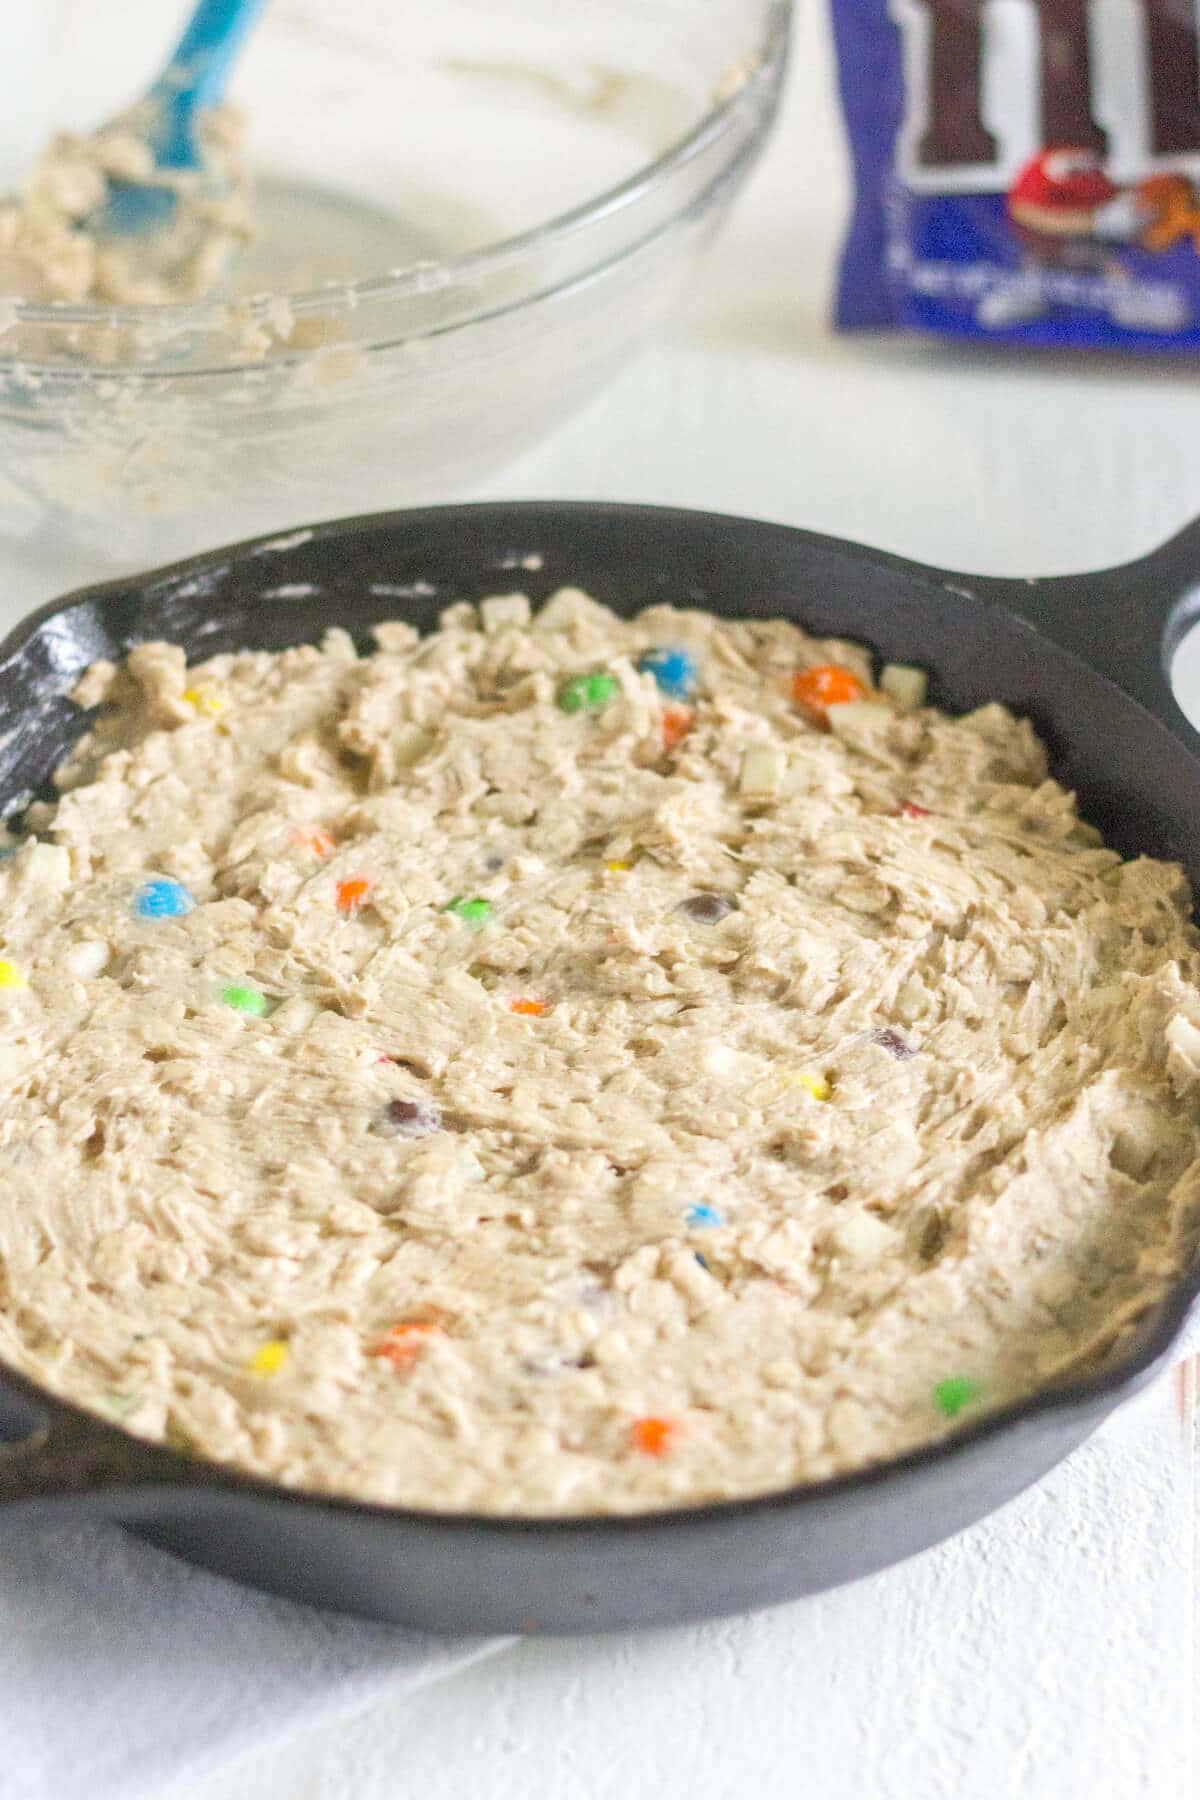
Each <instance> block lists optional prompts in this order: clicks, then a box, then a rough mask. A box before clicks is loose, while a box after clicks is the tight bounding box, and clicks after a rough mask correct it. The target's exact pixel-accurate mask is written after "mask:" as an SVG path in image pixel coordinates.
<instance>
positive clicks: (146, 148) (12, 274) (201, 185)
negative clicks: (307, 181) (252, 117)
mask: <svg viewBox="0 0 1200 1800" xmlns="http://www.w3.org/2000/svg"><path fill="white" fill-rule="evenodd" d="M153 125H154V110H153V107H152V106H151V104H150V103H148V102H143V103H142V105H141V106H139V107H135V108H132V109H131V110H130V111H129V112H128V113H126V114H124V115H123V116H122V117H121V118H120V119H117V120H114V121H113V122H111V123H110V124H108V125H106V126H105V127H104V128H103V129H102V130H100V131H97V132H92V133H82V134H79V133H73V132H63V133H60V134H59V135H58V136H57V137H55V138H54V139H53V140H52V142H51V143H50V145H49V146H48V147H47V149H46V150H45V152H44V153H43V155H42V156H41V158H40V159H39V161H38V164H37V166H36V168H35V169H34V170H33V172H32V174H31V176H30V178H29V181H28V183H27V184H26V187H25V191H24V192H23V193H22V194H20V195H18V196H15V197H13V198H10V199H7V200H4V199H0V294H3V295H5V296H6V297H11V298H16V299H19V300H43V301H44V300H58V301H67V302H71V303H73V304H80V303H82V302H91V301H111V302H114V303H119V304H123V305H161V304H164V303H167V302H171V301H187V300H198V299H200V298H202V297H203V296H204V295H205V294H207V293H209V292H210V290H211V289H212V288H213V287H214V286H215V285H216V283H217V282H218V281H219V280H220V278H221V275H222V273H223V271H224V268H225V265H226V262H227V261H228V258H229V255H230V253H231V251H232V250H234V249H235V248H236V247H237V246H238V245H240V244H244V243H247V242H248V241H249V239H250V236H251V219H250V199H249V186H248V182H247V178H246V173H245V169H244V167H243V163H242V154H241V137H242V128H241V121H240V118H239V116H238V114H237V113H236V112H235V111H234V109H233V108H231V107H228V106H215V107H210V108H208V109H207V110H205V111H203V112H201V113H200V114H199V115H198V118H197V126H196V129H197V134H198V137H199V141H200V145H201V148H202V151H203V155H204V166H203V168H202V169H199V170H195V169H156V167H155V163H154V152H153V150H152V149H151V145H150V142H149V136H150V133H151V131H152V128H153ZM116 181H128V182H137V183H145V184H147V185H149V186H154V187H162V188H167V189H169V190H170V191H171V192H173V193H174V194H176V195H177V198H178V204H177V206H176V209H175V215H174V218H173V220H172V222H171V224H170V226H169V227H168V228H167V229H165V230H163V231H158V232H146V233H139V234H137V235H135V236H130V237H128V238H115V237H110V238H101V237H98V236H97V235H96V234H95V233H94V232H93V231H92V230H90V229H89V228H88V222H89V220H90V219H92V218H93V216H94V215H95V214H96V213H98V211H99V210H100V208H101V207H103V205H104V203H105V201H106V199H107V197H108V194H109V191H110V186H111V184H112V183H113V182H116Z"/></svg>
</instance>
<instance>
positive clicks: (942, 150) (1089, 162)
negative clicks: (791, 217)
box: [832, 0, 1200, 350]
mask: <svg viewBox="0 0 1200 1800" xmlns="http://www.w3.org/2000/svg"><path fill="white" fill-rule="evenodd" d="M832 4H833V24H834V36H835V40H836V43H837V52H838V73H839V83H840V87H841V94H842V106H843V110H844V113H845V117H846V125H847V130H848V132H849V137H850V148H851V153H852V156H853V161H854V172H855V182H856V190H857V196H856V204H855V209H854V215H853V218H852V220H851V224H850V230H849V232H848V234H847V238H846V243H845V247H844V250H843V254H842V264H841V271H840V278H839V282H838V292H837V302H836V312H835V317H836V322H837V324H838V325H839V326H840V327H841V328H843V329H856V328H862V327H887V326H893V327H906V328H911V329H916V330H921V331H930V332H938V333H943V334H951V335H955V336H961V337H970V338H976V339H983V340H995V341H996V342H999V343H1025V344H1045V345H1056V346H1062V345H1090V346H1093V347H1097V348H1109V349H1112V348H1129V349H1143V350H1145V349H1156V350H1161V349H1174V350H1194V349H1200V45H1198V21H1197V13H1196V9H1195V7H1194V5H1193V4H1191V0H1093V4H1091V5H1089V4H1088V0H890V4H889V0H832Z"/></svg>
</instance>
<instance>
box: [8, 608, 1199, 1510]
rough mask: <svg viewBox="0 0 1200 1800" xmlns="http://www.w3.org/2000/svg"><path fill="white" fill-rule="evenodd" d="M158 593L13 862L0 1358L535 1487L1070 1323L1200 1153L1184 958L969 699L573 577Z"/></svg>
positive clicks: (804, 1462)
mask: <svg viewBox="0 0 1200 1800" xmlns="http://www.w3.org/2000/svg"><path fill="white" fill-rule="evenodd" d="M376 638H377V648H376V649H375V651H374V653H373V654H370V655H359V654H357V653H356V651H355V648H354V646H353V645H352V643H351V641H350V639H349V638H348V637H347V636H346V635H345V633H344V632H342V631H340V630H334V631H331V632H330V633H329V635H328V636H327V638H326V639H325V641H324V643H323V645H322V646H321V648H319V649H317V648H311V647H301V648H297V649H293V650H289V651H286V652H284V653H283V654H281V655H272V654H267V653H265V652H264V653H246V654H239V655H229V656H220V657H216V658H214V659H213V660H211V661H209V662H207V663H205V664H203V665H201V666H199V667H197V668H193V669H190V670H189V669H187V668H186V667H185V661H184V656H183V653H182V652H181V651H180V650H178V649H176V648H172V647H171V646H169V645H167V644H149V645H143V646H142V647H140V648H139V649H137V650H135V651H134V652H133V654H132V655H131V656H130V658H129V661H128V663H127V665H125V666H124V667H122V668H120V669H115V668H112V667H110V666H107V665H103V666H100V667H98V668H97V669H95V670H93V671H92V672H91V673H90V674H89V676H88V677H87V679H86V680H85V682H84V684H83V686H82V688H81V690H80V694H79V698H80V700H81V702H82V703H84V704H86V705H97V704H99V703H101V702H103V703H105V705H106V707H107V710H106V711H104V712H102V713H101V714H100V715H99V717H98V719H97V721H96V723H95V725H94V729H93V730H92V731H91V733H90V734H89V735H88V736H87V737H86V738H85V739H84V740H83V741H82V743H81V744H80V746H79V748H78V750H77V752H76V753H75V754H74V756H73V757H72V758H71V760H70V762H69V763H68V765H67V766H66V767H65V769H64V770H63V771H62V773H61V776H60V786H61V788H62V793H61V798H60V799H59V801H58V802H57V804H56V805H55V806H53V807H51V806H45V805H40V806H36V807H35V808H33V809H32V811H31V814H30V821H29V822H30V824H31V827H32V835H30V836H29V837H28V838H26V839H25V840H24V841H23V842H22V843H21V845H20V847H19V848H17V849H16V851H15V854H12V855H10V856H9V857H8V858H7V860H5V861H3V862H0V1358H2V1359H3V1360H4V1361H5V1362H7V1363H9V1364H11V1365H12V1366H14V1367H17V1368H19V1369H21V1370H23V1371H25V1372H26V1373H27V1374H28V1375H30V1376H31V1377H33V1378H34V1379H35V1380H37V1381H39V1382H41V1383H43V1384H45V1385H47V1386H49V1387H51V1388H53V1389H55V1390H56V1391H58V1392H60V1393H63V1394H66V1395H69V1396H71V1397H72V1398H74V1399H76V1400H78V1401H80V1402H82V1403H83V1404H85V1405H87V1406H88V1407H91V1408H93V1409H94V1410H95V1411H96V1412H98V1413H100V1414H102V1415H104V1416H106V1417H108V1418H110V1419H116V1420H119V1421H120V1422H121V1423H123V1424H124V1425H125V1426H126V1427H127V1428H128V1429H130V1430H132V1431H134V1432H136V1433H138V1434H140V1435H142V1436H144V1437H147V1438H151V1439H166V1440H167V1441H168V1442H170V1443H172V1444H174V1445H177V1446H180V1447H183V1448H185V1449H188V1450H191V1451H194V1452H196V1453H198V1454H201V1455H203V1456H206V1457H211V1458H216V1459H222V1460H227V1461H229V1462H231V1463H233V1464H236V1465H239V1466H241V1467H243V1468H245V1469H249V1470H252V1471H255V1472H257V1473H258V1474H260V1475H264V1476H267V1477H270V1478H274V1479H276V1480H279V1481H282V1482H285V1483H289V1484H293V1485H299V1486H304V1487H308V1488H313V1489H318V1490H332V1491H336V1492H341V1493H347V1494H354V1495H359V1496H363V1497H366V1498H370V1499H374V1500H378V1501H384V1502H394V1503H404V1504H411V1505H415V1506H421V1507H434V1508H462V1509H468V1510H474V1511H480V1512H501V1513H542V1514H571V1513H588V1512H611V1511H618V1512H620V1511H633V1510H637V1509H640V1508H653V1507H659V1506H666V1505H672V1504H679V1503H690V1502H700V1501H706V1500H712V1499H717V1498H725V1497H731V1496H739V1495H749V1494H756V1493H762V1492H767V1491H770V1490H773V1489H779V1488H782V1487H785V1486H787V1485H789V1484H791V1483H793V1482H796V1481H800V1480H804V1479H807V1478H815V1477H821V1476H826V1475H830V1474H833V1473H835V1472H838V1471H844V1470H850V1469H855V1468H859V1467H862V1466H864V1465H866V1464H869V1463H872V1462H875V1461H878V1460H880V1459H884V1458H887V1457H890V1456H892V1455H894V1454H896V1453H897V1452H900V1451H904V1450H907V1449H910V1448H912V1447H913V1446H916V1445H919V1444H921V1443H924V1442H926V1441H928V1440H931V1439H934V1438H936V1437H938V1436H939V1435H940V1434H942V1433H944V1432H945V1431H947V1430H949V1429H952V1428H953V1426H954V1425H956V1424H961V1423H963V1422H964V1421H969V1420H971V1419H974V1418H977V1417H980V1416H982V1415H983V1414H985V1413H986V1411H988V1410H989V1409H992V1408H995V1407H997V1406H1000V1405H1003V1404H1004V1403H1005V1402H1007V1401H1010V1400H1012V1399H1013V1398H1014V1397H1017V1396H1020V1395H1022V1394H1025V1393H1028V1392H1029V1391H1030V1390H1032V1389H1034V1388H1035V1387H1037V1386H1039V1385H1040V1384H1042V1383H1045V1382H1047V1381H1050V1380H1052V1379H1053V1378H1054V1377H1055V1376H1056V1375H1057V1374H1061V1373H1062V1372H1063V1371H1065V1370H1068V1369H1074V1368H1078V1367H1079V1366H1080V1365H1081V1364H1086V1363H1088V1362H1089V1361H1091V1360H1094V1359H1096V1358H1098V1357H1101V1356H1102V1355H1104V1354H1105V1353H1107V1352H1108V1351H1110V1350H1111V1349H1112V1348H1113V1346H1114V1345H1115V1344H1117V1343H1119V1341H1120V1340H1121V1339H1122V1338H1123V1336H1124V1335H1126V1334H1127V1333H1128V1331H1129V1330H1130V1329H1131V1328H1132V1326H1133V1324H1134V1323H1135V1322H1136V1321H1137V1320H1138V1319H1139V1318H1140V1317H1142V1316H1143V1315H1144V1314H1145V1312H1146V1310H1147V1309H1148V1308H1149V1307H1151V1306H1153V1305H1154V1304H1155V1303H1156V1302H1157V1301H1158V1300H1159V1299H1161V1297H1162V1295H1163V1293H1164V1291H1165V1288H1166V1286H1167V1285H1168V1284H1169V1282H1170V1281H1171V1279H1172V1278H1173V1276H1174V1275H1175V1274H1176V1273H1177V1272H1178V1270H1179V1268H1180V1266H1181V1263H1182V1260H1183V1258H1184V1257H1185V1255H1186V1254H1187V1253H1188V1250H1189V1246H1190V1244H1191V1241H1192V1237H1193V1233H1194V1226H1195V1219H1196V1212H1197V1196H1198V1193H1200V1181H1198V1177H1200V1162H1198V1160H1197V1159H1198V1156H1200V1127H1198V1110H1197V1101H1198V1096H1200V1085H1198V1084H1200V984H1198V977H1200V956H1198V953H1197V937H1196V932H1195V930H1194V928H1193V926H1192V923H1191V921H1190V895H1189V892H1188V887H1187V883H1186V881H1185V879H1184V877H1183V875H1182V874H1181V872H1180V870H1179V869H1178V868H1175V867H1173V866H1168V865H1165V864H1163V863H1159V862H1155V861H1151V860H1147V859H1145V858H1141V859H1136V860H1133V861H1130V862H1122V861H1121V859H1120V858H1119V856H1118V855H1117V854H1116V853H1115V852H1114V851H1112V850H1109V849H1106V848H1105V846H1104V845H1103V843H1102V842H1101V841H1100V838H1099V835H1098V833H1097V832H1096V831H1094V830H1093V829H1092V828H1091V827H1090V826H1089V825H1087V824H1085V823H1084V822H1083V821H1081V819H1080V818H1079V817H1078V814H1077V812H1076V808H1075V804H1074V801H1073V798H1072V796H1071V795H1070V794H1068V793H1066V792H1064V791H1063V790H1062V788H1060V787H1059V786H1058V785H1057V784H1056V783H1055V782H1054V781H1053V780H1051V779H1049V778H1048V775H1047V768H1046V757H1045V753H1044V751H1043V748H1042V746H1041V745H1040V743H1039V742H1038V741H1037V739H1036V737H1035V735H1034V733H1033V731H1032V730H1031V728H1030V726H1029V725H1028V724H1027V723H1025V722H1023V721H1020V720H1018V719H1015V718H1014V717H1013V716H1012V715H1011V714H1010V713H1008V712H1007V711H1006V710H1005V709H1004V708H1003V707H1002V706H999V705H989V706H984V707H982V708H980V709H979V710H978V711H976V712H973V713H971V714H969V715H968V716H966V717H961V718H955V717H949V716H947V715H946V714H944V713H942V712H940V711H938V710H936V709H934V708H932V707H930V706H928V705H926V704H924V703H923V696H922V691H921V689H922V683H921V679H920V677H919V676H918V675H917V674H916V673H915V672H913V671H905V670H896V669H891V670H886V671H883V672H881V674H880V675H879V682H880V686H881V688H882V689H883V690H884V691H882V692H879V691H876V686H875V672H874V671H873V670H872V668H871V665H870V662H869V659H868V657H867V655H866V654H865V653H864V652H863V651H862V650H861V649H860V648H858V647H856V646H854V645H851V644H846V643H840V642H828V641H815V640H814V639H812V638H810V637H808V636H806V635H805V634H804V633H803V632H802V631H800V630H798V629H797V628H796V626H794V625H792V624H790V623H786V622H783V621H779V620H775V621H750V620H743V621H731V620H725V619H719V618H715V617H712V616H710V615H707V614H705V613H702V612H680V611H674V610H672V609H670V608H667V607H656V608H654V609H652V610H650V611H647V612H644V613H643V614H641V615H640V617H638V618H636V619H634V620H632V621H625V620H621V619H618V618H617V617H616V616H615V615H614V614H613V613H612V612H610V611H608V610H607V609H606V608H605V607H603V606H601V605H599V604H597V603H596V602H595V601H593V600H591V599H589V598H587V597H586V596H585V595H583V594H582V593H579V592H577V591H573V590H565V591H562V592H560V593H559V594H557V595H556V596H555V597H554V598H553V599H552V600H551V601H550V602H549V603H548V604H547V605H546V606H545V607H544V608H543V609H542V610H541V611H540V613H537V614H536V615H534V616H531V614H530V608H529V606H528V603H527V602H526V601H525V600H524V599H523V598H522V597H521V596H503V597H498V598H495V599H492V600H487V601H484V602H483V603H482V604H481V606H480V607H478V608H476V607H474V606H471V605H466V604H463V605H458V606H454V607H452V608H450V610H449V611H448V612H447V613H446V614H445V615H444V617H443V621H442V625H441V628H440V629H439V630H438V631H436V632H434V633H433V634H431V635H429V636H426V637H420V636H419V635H418V634H417V632H416V631H414V630H413V629H411V628H410V627H409V626H407V625H405V624H399V623H397V624H390V625H385V626H381V627H379V628H378V630H377V632H376Z"/></svg>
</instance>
